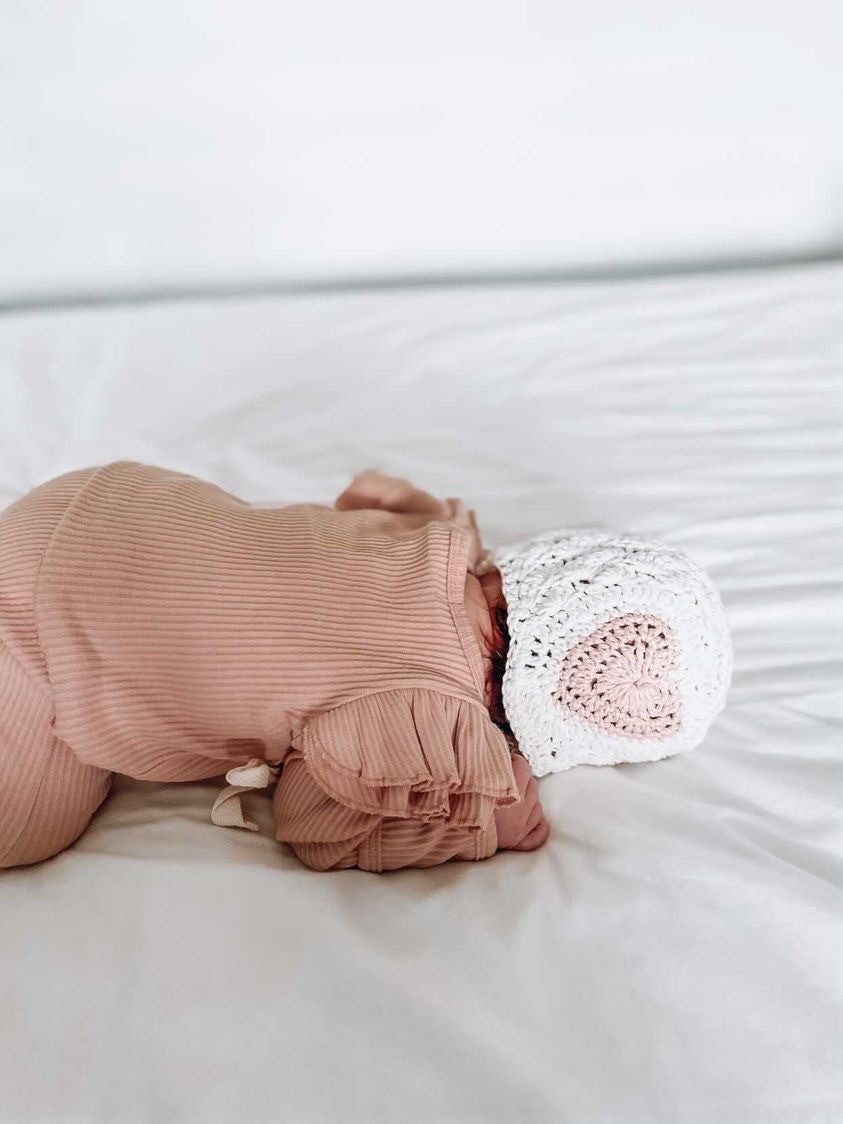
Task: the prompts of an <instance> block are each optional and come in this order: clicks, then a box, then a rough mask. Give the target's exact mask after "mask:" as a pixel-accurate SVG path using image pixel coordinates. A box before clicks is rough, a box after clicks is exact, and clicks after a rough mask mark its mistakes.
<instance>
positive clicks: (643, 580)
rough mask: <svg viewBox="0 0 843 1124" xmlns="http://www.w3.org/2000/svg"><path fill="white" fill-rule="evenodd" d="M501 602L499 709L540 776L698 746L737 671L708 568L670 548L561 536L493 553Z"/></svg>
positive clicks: (579, 533) (587, 533)
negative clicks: (503, 647) (504, 639)
mask: <svg viewBox="0 0 843 1124" xmlns="http://www.w3.org/2000/svg"><path fill="white" fill-rule="evenodd" d="M492 558H493V561H494V563H495V564H496V565H497V566H498V567H499V569H500V571H501V578H502V586H503V591H504V596H505V598H506V601H507V610H508V611H507V624H508V628H509V633H510V644H509V650H508V653H507V661H506V668H505V670H504V677H503V689H502V697H503V705H504V709H505V711H506V716H507V718H508V720H509V722H510V725H511V726H512V730H513V733H514V734H515V737H516V738H517V740H518V745H519V748H520V750H521V752H522V753H523V754H524V755H525V757H526V758H527V760H528V761H529V762H530V764H531V765H532V767H533V772H534V773H535V774H536V776H544V774H546V773H550V772H560V771H561V770H564V769H569V768H571V767H573V766H574V765H580V764H591V765H610V764H619V763H621V762H631V761H654V760H657V759H659V758H662V757H667V756H669V755H671V754H674V753H679V752H682V751H684V750H688V749H691V748H693V747H694V746H696V745H698V744H699V743H700V742H701V741H702V739H703V737H704V736H705V733H706V731H707V729H708V727H709V726H710V724H711V722H712V721H713V720H714V718H715V717H716V715H717V714H719V712H720V711H721V710H722V708H723V706H724V704H725V701H726V695H727V693H728V688H729V683H730V681H731V674H732V646H731V638H730V633H729V626H728V622H727V619H726V615H725V612H724V610H723V605H722V602H721V600H720V597H719V595H718V593H717V591H716V589H715V588H714V586H713V584H712V582H711V579H710V578H709V577H708V575H707V574H706V573H705V571H704V570H703V569H702V568H701V567H700V566H699V565H698V564H697V563H695V562H694V561H693V560H692V559H690V558H689V557H688V556H687V555H685V554H683V553H682V552H680V551H678V550H674V549H672V548H671V547H668V546H665V545H664V544H662V543H658V542H653V541H647V540H643V539H637V538H632V537H627V536H618V535H612V534H610V533H608V532H604V531H594V530H574V531H571V530H556V531H548V532H544V533H542V534H539V535H536V536H534V537H532V538H530V539H528V540H526V541H524V542H521V543H516V544H514V545H510V546H505V547H501V548H498V549H497V550H495V551H493V552H492Z"/></svg>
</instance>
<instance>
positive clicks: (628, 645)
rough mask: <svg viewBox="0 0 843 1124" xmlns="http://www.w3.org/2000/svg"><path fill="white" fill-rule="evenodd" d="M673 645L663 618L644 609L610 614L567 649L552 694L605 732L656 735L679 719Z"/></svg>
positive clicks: (673, 728) (666, 731)
mask: <svg viewBox="0 0 843 1124" xmlns="http://www.w3.org/2000/svg"><path fill="white" fill-rule="evenodd" d="M676 655H677V653H676V645H675V641H674V638H673V633H672V632H671V630H670V628H669V627H668V626H667V625H666V624H664V622H663V621H660V620H658V619H657V618H656V617H651V616H648V615H646V614H644V613H626V614H624V615H623V616H620V617H615V618H613V619H612V620H610V621H607V622H606V624H603V625H601V626H600V628H597V629H595V630H594V631H593V632H591V633H589V635H588V636H586V638H585V639H584V640H581V641H580V642H579V643H578V644H576V645H575V646H574V647H573V648H571V650H570V651H569V652H568V653H567V654H566V656H565V658H564V659H563V660H562V668H561V672H560V675H559V693H558V695H557V699H558V700H559V702H561V703H563V704H564V705H565V706H566V707H567V708H568V709H569V710H571V711H573V713H574V714H577V715H579V717H580V718H583V719H585V721H586V722H591V723H592V724H593V725H595V726H600V727H602V728H603V729H605V730H608V731H609V732H610V733H614V734H620V735H622V736H624V737H634V738H660V737H664V736H665V735H667V734H673V733H675V731H677V730H678V729H679V728H680V726H681V724H682V706H681V701H680V699H679V696H678V694H677V691H676V686H675V681H674V673H675V670H676V663H677V660H676Z"/></svg>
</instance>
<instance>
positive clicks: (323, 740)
mask: <svg viewBox="0 0 843 1124" xmlns="http://www.w3.org/2000/svg"><path fill="white" fill-rule="evenodd" d="M297 741H298V748H299V750H300V751H301V753H302V756H303V757H304V760H305V763H306V765H307V767H308V769H309V771H310V772H311V774H312V775H313V777H314V779H315V780H316V781H317V783H318V784H319V786H320V787H321V788H322V789H324V791H325V792H326V793H327V794H328V795H329V796H331V797H332V798H333V799H334V800H336V801H338V802H339V803H340V804H343V805H345V806H346V807H348V808H353V809H355V810H356V811H360V812H367V813H369V814H370V815H379V816H386V817H398V818H401V819H418V820H423V821H427V822H431V821H442V820H444V821H447V822H448V823H449V824H451V825H452V826H466V827H473V828H478V829H481V828H484V827H485V826H486V825H487V824H488V823H489V820H490V818H491V816H492V815H493V814H494V810H495V806H496V805H507V804H513V803H515V802H516V801H517V800H518V798H519V793H518V786H517V784H516V781H515V775H514V773H513V771H512V761H511V757H510V752H509V746H508V744H507V741H506V738H505V737H504V735H503V733H502V731H501V730H500V729H499V728H498V727H497V726H496V725H495V724H494V723H493V722H492V720H491V718H490V717H489V714H488V712H487V711H486V710H485V709H484V708H482V707H480V706H477V705H474V704H472V703H469V702H467V701H466V700H464V699H460V698H456V697H454V696H452V695H446V694H443V693H441V692H439V691H435V690H430V689H427V688H420V687H419V688H397V689H394V690H389V691H381V692H377V693H375V694H370V695H365V696H363V697H361V698H357V699H353V700H352V701H351V702H348V703H344V704H343V705H341V706H338V707H336V708H335V709H333V710H328V711H325V712H324V713H322V714H319V715H317V716H316V717H315V718H314V719H312V720H311V721H310V722H308V723H307V724H306V725H305V727H304V729H303V730H302V732H301V734H300V735H299V737H298V739H297Z"/></svg>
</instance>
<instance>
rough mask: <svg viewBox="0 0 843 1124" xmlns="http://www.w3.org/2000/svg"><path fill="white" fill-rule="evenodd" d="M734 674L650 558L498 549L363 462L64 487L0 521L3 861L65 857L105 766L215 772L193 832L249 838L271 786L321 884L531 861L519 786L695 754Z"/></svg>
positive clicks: (662, 559)
mask: <svg viewBox="0 0 843 1124" xmlns="http://www.w3.org/2000/svg"><path fill="white" fill-rule="evenodd" d="M730 673H731V647H730V643H729V633H728V626H727V624H726V618H725V615H724V613H723V608H722V605H721V603H720V600H719V597H718V596H717V593H716V591H715V590H714V588H713V586H712V585H711V582H710V580H709V579H708V577H707V575H706V574H705V573H704V572H703V571H702V570H700V568H699V567H698V566H697V565H696V564H694V563H693V562H691V560H690V559H689V558H687V557H686V556H685V555H683V554H680V553H679V552H678V551H675V550H672V549H670V548H668V547H665V546H662V545H661V544H656V543H650V542H642V541H641V540H638V539H633V538H628V537H618V536H614V535H611V534H608V533H605V532H602V531H600V532H597V533H594V532H589V531H585V530H573V531H571V530H565V531H550V532H546V533H542V534H539V535H536V536H534V537H533V538H532V539H529V540H527V541H526V542H523V543H517V544H515V545H512V546H509V547H504V548H502V549H499V550H497V551H496V552H495V553H494V556H493V555H492V553H491V552H489V551H487V550H484V549H483V547H482V545H481V542H480V538H479V535H478V532H477V525H476V522H475V519H474V514H473V512H470V511H466V509H465V507H464V506H463V504H462V503H461V502H460V501H459V500H455V499H447V500H444V501H442V500H437V499H435V498H434V497H433V496H431V495H429V494H428V493H427V492H423V491H419V490H418V489H416V488H413V487H412V485H410V484H409V483H407V482H406V481H404V480H397V479H393V478H391V477H387V476H384V475H382V474H381V473H379V472H377V471H369V472H364V473H361V474H360V475H358V476H357V477H355V479H354V480H353V482H352V483H351V485H350V487H348V488H347V489H346V490H345V491H344V492H343V493H342V495H341V496H340V497H339V498H338V499H337V501H336V502H335V504H334V506H333V507H329V506H327V505H324V504H315V503H300V504H291V505H288V506H286V507H276V508H256V507H253V506H252V505H251V504H249V503H246V502H245V501H244V500H241V499H238V498H237V497H236V496H233V495H231V494H230V493H228V492H225V491H223V490H222V489H220V488H218V487H216V486H215V485H213V484H209V483H205V482H204V481H202V480H198V479H196V478H195V477H193V476H188V475H185V474H183V473H179V472H174V471H169V470H167V469H163V468H156V467H153V466H151V465H145V464H139V463H135V462H129V461H119V462H116V463H113V464H108V465H105V466H103V467H100V468H89V469H83V470H80V471H77V472H71V473H68V474H66V475H64V476H60V477H58V478H57V479H55V480H52V481H50V482H48V483H46V484H43V485H41V487H39V488H36V489H34V491H32V492H30V493H29V495H28V496H25V497H24V498H23V499H22V500H19V501H18V502H17V503H15V504H12V506H11V507H9V508H8V509H7V510H6V511H5V512H3V513H2V515H0V866H5V867H10V866H17V865H21V864H26V863H34V862H38V861H40V860H41V859H45V858H48V857H49V856H51V855H55V854H57V853H58V852H59V851H61V850H62V849H63V848H65V847H67V846H69V845H70V844H71V843H72V842H73V841H74V840H75V839H77V838H78V837H79V835H80V834H81V833H82V832H83V831H84V830H85V828H86V827H87V825H88V822H89V821H90V818H91V816H92V815H93V813H94V812H95V811H96V809H97V808H98V807H99V805H100V804H101V803H102V801H103V799H104V798H105V796H106V794H107V793H108V789H109V786H110V783H111V778H112V775H113V774H114V773H115V772H117V773H123V774H125V775H126V776H130V777H137V778H140V779H146V780H155V781H190V780H199V779H202V778H209V777H216V776H219V775H220V774H222V773H225V774H226V779H227V780H228V781H229V782H230V783H229V786H228V787H227V788H225V789H224V790H223V791H222V792H221V793H220V795H219V796H218V798H217V800H216V802H215V803H214V806H213V809H212V819H213V821H214V822H215V823H219V824H222V825H224V826H226V825H230V826H237V827H247V828H251V829H256V828H257V825H256V824H253V823H250V822H249V821H248V820H246V819H245V817H244V814H243V805H242V796H243V793H244V792H247V791H248V790H249V789H250V788H258V787H263V786H266V785H268V784H269V783H271V782H272V781H275V780H277V784H276V786H275V793H274V799H273V808H274V818H275V826H276V831H275V836H276V838H277V839H278V840H279V841H281V842H284V843H287V844H289V846H290V847H291V848H292V850H293V851H294V852H295V854H296V855H298V857H299V858H300V859H301V860H302V861H303V862H304V863H306V864H307V865H308V866H309V867H312V868H313V869H315V870H338V869H343V868H347V867H355V866H356V867H360V868H362V869H364V870H371V871H383V870H394V869H397V868H399V867H407V866H433V865H435V864H437V863H443V862H446V861H447V860H449V859H469V860H476V859H485V858H488V857H490V856H491V855H493V854H494V853H495V852H496V851H498V850H503V849H511V850H521V851H530V850H534V849H535V848H538V847H541V845H542V844H543V843H544V842H545V840H546V839H547V837H548V833H549V827H548V824H547V821H546V820H545V818H544V815H543V813H542V807H541V804H540V802H539V799H538V792H537V785H536V781H535V777H534V774H535V775H538V776H542V775H544V774H545V773H547V772H551V771H558V770H562V769H567V768H570V767H571V766H572V765H576V764H582V763H590V764H597V765H600V764H612V763H616V762H619V761H651V760H655V759H657V758H659V757H665V756H667V755H668V754H671V753H676V752H678V751H680V750H685V749H690V748H691V747H692V746H694V745H696V744H697V743H698V742H699V741H700V740H701V739H702V737H703V735H704V733H705V731H706V729H707V727H708V725H709V724H710V723H711V721H712V719H713V718H714V717H715V715H716V714H717V713H719V711H720V709H721V708H722V706H723V704H724V701H725V698H726V691H727V689H728V684H729V678H730ZM522 754H523V756H522ZM279 774H280V776H279Z"/></svg>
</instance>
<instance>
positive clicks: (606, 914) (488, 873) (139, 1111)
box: [0, 265, 843, 1124]
mask: <svg viewBox="0 0 843 1124" xmlns="http://www.w3.org/2000/svg"><path fill="white" fill-rule="evenodd" d="M842 297H843V269H841V268H840V267H835V266H830V265H826V266H817V267H810V268H807V267H806V268H802V269H781V270H772V271H768V272H755V273H753V272H750V273H735V274H723V275H715V276H698V277H687V278H673V279H662V280H648V281H639V282H634V281H624V282H618V283H614V284H609V283H601V284H582V285H565V286H551V285H546V286H536V287H524V288H507V287H495V286H487V287H475V288H453V289H440V288H431V289H418V290H411V289H407V290H393V291H380V292H377V291H371V292H358V293H345V294H339V293H338V294H329V293H324V294H321V295H308V296H301V297H295V296H286V297H283V298H266V299H249V300H239V301H238V300H233V301H222V300H220V301H207V302H204V303H190V302H182V303H180V302H172V303H162V304H154V303H153V304H147V305H133V306H126V307H111V308H105V309H96V308H91V309H84V308H80V309H75V310H74V309H71V310H65V311H61V310H56V311H52V312H49V311H42V312H37V313H26V314H22V313H21V314H16V315H10V316H7V317H5V318H3V319H2V320H0V437H2V441H1V442H0V503H2V504H4V505H5V503H7V502H9V501H11V500H12V499H14V498H15V497H17V496H18V495H20V494H22V493H23V492H25V491H27V490H28V489H29V488H31V487H32V486H34V485H35V484H38V483H40V482H42V481H43V480H46V479H48V478H49V477H51V476H53V475H56V474H57V473H59V472H62V471H65V470H68V469H71V468H77V467H80V466H84V465H90V464H98V463H102V462H103V461H105V460H110V459H117V458H123V457H127V458H132V459H138V460H146V461H150V462H154V463H159V464H164V465H169V466H172V467H175V468H179V469H182V470H184V471H190V472H195V473H197V474H199V475H202V476H205V477H207V478H209V479H213V480H215V481H217V482H218V483H220V484H221V485H222V486H223V487H226V488H228V489H229V490H231V491H234V492H236V493H237V494H239V495H242V496H244V497H245V498H248V499H251V500H253V501H255V502H260V503H282V502H296V501H304V500H317V501H320V502H331V501H332V499H333V498H334V497H335V496H336V495H337V494H338V493H339V492H340V491H341V490H342V489H343V488H344V487H345V485H346V484H347V482H348V480H349V479H350V477H351V475H352V473H353V472H355V471H358V470H359V469H361V468H365V467H370V466H374V467H379V468H381V469H383V470H384V471H387V472H391V473H394V474H398V475H403V476H408V477H409V478H410V479H412V480H413V481H414V482H415V483H417V484H418V485H419V486H421V487H425V488H427V489H428V490H430V491H433V492H435V493H437V494H439V495H443V496H447V495H458V496H462V497H464V498H465V499H466V500H467V501H468V502H469V504H470V505H471V506H473V507H474V508H475V510H476V512H477V518H478V522H479V523H480V526H481V529H482V530H483V532H484V535H485V537H486V539H487V541H488V542H489V543H498V542H503V541H506V540H508V539H513V538H515V537H516V536H522V535H524V534H527V533H531V532H533V531H536V530H539V529H542V528H545V527H548V526H553V525H560V524H567V523H571V522H574V523H585V522H597V523H603V524H605V525H608V526H611V527H615V528H619V529H629V530H635V531H639V532H646V533H652V534H657V535H660V536H661V537H663V538H664V539H666V540H667V541H668V542H670V543H672V544H674V545H676V546H678V547H680V548H682V549H685V550H687V551H689V552H690V553H691V554H693V556H694V557H695V558H697V559H698V560H699V561H700V562H701V563H702V564H703V565H705V566H707V567H708V568H709V570H710V572H711V573H712V575H713V577H714V579H715V581H716V582H717V583H718V584H719V586H720V588H721V590H722V592H723V596H724V600H725V603H726V606H727V609H728V612H729V616H730V619H731V623H732V626H733V629H734V640H735V647H736V669H735V677H734V686H733V690H732V694H731V700H730V706H729V707H728V709H727V711H726V712H725V713H724V714H723V715H722V716H721V718H720V719H719V720H718V721H717V723H716V724H715V726H714V728H713V729H712V731H711V733H710V736H709V737H708V739H707V741H706V742H705V744H704V745H703V746H702V747H701V748H700V749H698V750H696V751H694V752H693V753H691V754H689V755H687V756H686V757H683V758H674V759H671V760H668V761H663V762H658V763H655V764H651V765H636V766H622V767H617V768H605V769H594V768H590V767H581V768H578V769H575V770H573V771H571V772H569V773H566V774H560V775H556V776H551V777H548V778H545V779H544V780H542V781H541V793H542V799H543V801H544V803H545V806H546V808H547V812H548V815H549V818H550V820H551V822H552V825H553V834H552V837H551V839H550V842H549V843H548V845H547V846H546V847H545V848H544V849H543V850H541V851H539V852H537V853H535V854H530V855H522V854H507V855H502V856H498V857H496V858H494V859H493V860H491V861H489V862H485V863H481V864H476V865H475V864H469V863H459V864H449V865H447V866H444V867H441V868H438V869H433V870H425V871H403V872H398V873H395V874H391V875H382V876H378V875H372V874H367V873H362V872H358V871H346V872H339V873H335V874H327V875H326V874H314V873H311V872H310V871H308V870H306V869H305V868H303V867H302V866H301V865H299V863H298V862H297V861H296V860H295V859H294V858H293V857H292V856H291V855H290V854H289V853H288V852H286V851H285V850H284V849H283V848H282V847H281V846H280V845H278V844H276V843H274V842H273V840H272V838H271V835H270V834H269V829H270V815H269V802H268V798H267V797H265V796H263V795H255V796H254V797H251V798H250V807H251V809H252V811H253V812H254V813H255V814H256V816H257V818H258V819H259V821H260V823H261V825H262V828H263V831H262V832H261V833H260V834H250V833H246V832H237V831H226V830H221V829H218V828H214V827H212V826H211V824H210V822H209V812H210V808H211V804H212V802H213V799H214V796H215V793H216V790H217V787H218V786H217V785H216V784H215V783H214V782H208V783H201V784H186V785H170V786H164V785H154V784H143V783H139V782H133V781H128V780H119V781H118V783H117V784H116V787H115V791H114V793H113V795H112V797H111V798H110V799H109V801H108V802H107V804H106V805H105V807H104V809H103V810H102V812H101V813H100V814H99V815H98V816H97V817H96V820H95V822H94V824H93V826H92V827H91V828H90V829H89V831H88V832H87V834H86V835H85V836H84V837H83V838H82V839H81V841H80V842H79V843H78V844H77V845H76V846H75V847H73V848H72V849H71V850H70V851H69V852H66V853H65V854H63V855H61V856H60V857H58V858H56V859H55V860H52V861H49V862H47V863H44V864H42V865H40V866H38V867H34V868H31V869H23V870H18V871H13V872H9V873H5V872H4V873H3V874H2V875H0V950H2V952H1V954H0V955H1V957H2V958H0V1002H1V1003H2V1008H1V1009H2V1011H3V1017H2V1020H0V1119H2V1120H3V1121H12V1122H15V1124H19V1122H21V1121H42V1120H43V1121H53V1120H55V1121H79V1122H85V1124H94V1122H100V1121H102V1122H109V1124H115V1122H124V1121H126V1122H128V1121H156V1122H162V1121H202V1122H206V1124H210V1122H213V1121H238V1120H250V1121H260V1122H262V1121H270V1120H287V1121H296V1122H311V1121H312V1122H321V1121H330V1122H333V1121H343V1122H345V1121H349V1122H351V1121H354V1122H356V1121H361V1122H363V1121H389V1122H392V1121H396V1120H401V1121H410V1122H415V1121H420V1122H421V1121H425V1122H426V1121H434V1120H446V1121H459V1122H468V1121H501V1122H503V1121H507V1122H511V1121H531V1122H541V1124H544V1122H547V1124H551V1122H562V1121H564V1122H572V1124H580V1122H586V1124H609V1122H612V1124H639V1122H640V1124H711V1122H713V1121H717V1122H718V1124H730V1122H733V1124H779V1122H781V1124H808V1122H811V1124H814V1122H829V1124H831V1122H839V1121H840V1120H841V1119H843V1091H842V1090H841V1079H840V1056H841V1045H843V1027H841V1000H843V955H841V950H843V940H841V937H843V928H842V927H841V873H842V872H841V867H842V866H843V864H841V852H842V851H843V841H841V794H843V739H842V738H841V725H843V696H842V695H841V671H843V668H842V667H841V664H842V663H843V660H841V628H840V625H841V601H840V597H839V589H840V587H839V585H838V584H837V583H838V579H839V577H840V566H841V551H840V539H839V528H840V512H839V500H840V492H841V466H840V459H839V451H840V449H841V424H840V423H841V307H843V302H842V300H841V298H842Z"/></svg>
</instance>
